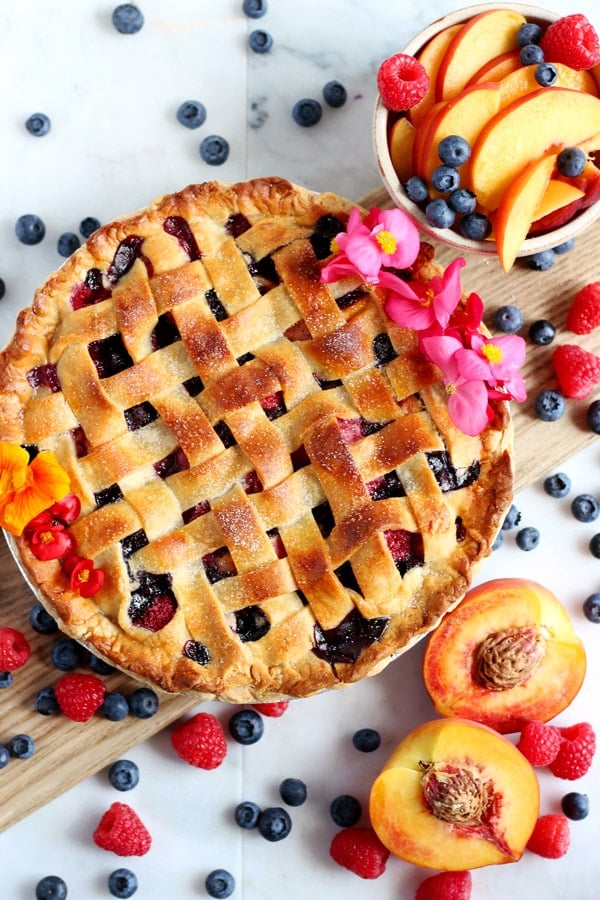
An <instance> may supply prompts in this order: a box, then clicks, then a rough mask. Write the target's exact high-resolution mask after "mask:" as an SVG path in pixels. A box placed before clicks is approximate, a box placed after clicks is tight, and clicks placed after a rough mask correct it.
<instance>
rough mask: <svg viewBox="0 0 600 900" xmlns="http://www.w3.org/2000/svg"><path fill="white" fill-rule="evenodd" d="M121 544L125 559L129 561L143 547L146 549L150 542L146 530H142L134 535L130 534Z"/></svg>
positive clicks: (122, 539)
mask: <svg viewBox="0 0 600 900" xmlns="http://www.w3.org/2000/svg"><path fill="white" fill-rule="evenodd" d="M119 543H120V544H121V552H122V554H123V559H129V557H130V556H132V555H133V554H134V553H137V551H138V550H141V549H142V547H146V546H147V545H148V544H149V541H148V537H147V535H146V532H145V531H144V529H143V528H140V529H139V530H138V531H134V532H133V534H128V535H127V537H124V538H121V540H120V542H119Z"/></svg>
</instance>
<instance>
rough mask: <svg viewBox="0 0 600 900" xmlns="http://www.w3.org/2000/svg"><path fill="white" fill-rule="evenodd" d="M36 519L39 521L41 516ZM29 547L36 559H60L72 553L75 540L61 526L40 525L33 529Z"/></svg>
mask: <svg viewBox="0 0 600 900" xmlns="http://www.w3.org/2000/svg"><path fill="white" fill-rule="evenodd" d="M36 518H38V519H41V518H42V516H38V517H36ZM29 546H30V547H31V552H32V553H33V555H34V556H35V557H37V559H43V560H47V559H60V557H61V556H68V554H69V553H72V552H73V550H74V549H75V539H74V537H73V535H72V534H70V533H69V532H68V531H66V530H65V528H64V526H63V525H52V524H49V525H42V526H41V527H40V528H35V529H34V531H33V533H32V535H31V538H30V540H29Z"/></svg>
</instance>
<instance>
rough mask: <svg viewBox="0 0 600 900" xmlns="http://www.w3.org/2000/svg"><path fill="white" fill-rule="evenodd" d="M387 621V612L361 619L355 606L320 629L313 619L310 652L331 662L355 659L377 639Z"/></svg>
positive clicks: (346, 661)
mask: <svg viewBox="0 0 600 900" xmlns="http://www.w3.org/2000/svg"><path fill="white" fill-rule="evenodd" d="M389 621H390V620H389V617H388V616H380V617H378V618H376V619H365V617H364V616H363V615H361V613H360V612H359V610H358V609H353V610H352V612H350V613H348V615H347V616H346V617H345V618H344V619H342V621H341V622H340V624H339V625H336V626H335V627H334V628H328V629H322V628H321V626H320V625H319V623H318V622H317V623H315V626H314V640H315V646H314V647H313V648H312V650H313V653H314V654H315V656H318V657H319V659H323V660H325V662H328V663H330V664H331V665H335V663H355V662H356V661H357V659H358V658H359V656H360V655H361V653H362V652H363V651H364V650H366V648H367V647H369V646H370V645H371V644H374V643H376V642H377V641H379V640H381V638H382V636H383V634H384V632H385V630H386V628H387V627H388V624H389Z"/></svg>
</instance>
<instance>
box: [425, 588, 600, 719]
mask: <svg viewBox="0 0 600 900" xmlns="http://www.w3.org/2000/svg"><path fill="white" fill-rule="evenodd" d="M585 669H586V655H585V650H584V647H583V644H582V642H581V640H580V639H579V638H578V637H577V635H576V634H575V632H574V631H573V625H572V623H571V620H570V618H569V615H568V613H567V612H566V610H565V609H564V607H563V606H562V604H561V603H560V601H559V600H558V599H557V598H556V597H555V596H554V594H552V593H551V591H549V590H548V589H547V588H545V587H543V586H542V585H541V584H538V583H537V582H534V581H530V580H528V579H522V578H498V579H493V580H491V581H487V582H484V583H483V584H481V585H479V586H478V587H475V588H472V589H471V590H470V591H469V592H468V593H467V594H466V596H465V598H464V600H463V601H462V602H461V603H460V605H459V606H457V607H456V609H455V610H453V612H451V613H449V614H448V615H447V616H446V617H445V618H444V619H443V620H442V622H441V624H440V625H439V627H438V628H437V629H436V631H434V632H433V633H432V636H431V638H430V640H429V642H428V644H427V647H426V648H425V653H424V656H423V678H424V682H425V687H426V689H427V692H428V694H429V696H430V697H431V699H432V701H433V704H434V706H435V708H436V710H437V712H438V713H440V714H441V715H443V716H465V717H466V718H470V719H474V720H475V721H477V722H482V723H483V724H485V725H489V726H490V727H491V728H495V729H496V730H497V731H499V732H502V733H503V734H507V733H509V732H514V731H520V730H521V729H522V728H523V726H524V724H525V723H526V722H528V721H532V720H534V721H537V722H548V721H549V720H550V719H552V718H553V717H554V716H556V715H558V713H560V712H562V710H563V709H566V707H567V706H568V705H569V703H571V701H572V700H573V698H574V697H575V696H576V694H577V693H578V691H579V689H580V687H581V685H582V683H583V678H584V675H585Z"/></svg>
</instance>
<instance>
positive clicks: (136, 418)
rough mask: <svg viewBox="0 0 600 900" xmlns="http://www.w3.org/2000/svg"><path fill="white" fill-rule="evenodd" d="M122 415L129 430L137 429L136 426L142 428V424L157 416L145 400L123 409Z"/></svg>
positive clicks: (153, 419) (152, 420) (151, 420)
mask: <svg viewBox="0 0 600 900" xmlns="http://www.w3.org/2000/svg"><path fill="white" fill-rule="evenodd" d="M123 415H124V417H125V421H126V422H127V428H128V429H129V431H137V430H138V428H143V427H144V425H148V424H149V423H150V422H154V421H155V419H157V418H158V413H157V411H156V410H155V408H154V407H153V406H152V404H151V403H149V402H148V401H147V400H145V401H144V402H143V403H138V404H137V405H136V406H130V407H129V409H125V410H123Z"/></svg>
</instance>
